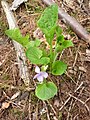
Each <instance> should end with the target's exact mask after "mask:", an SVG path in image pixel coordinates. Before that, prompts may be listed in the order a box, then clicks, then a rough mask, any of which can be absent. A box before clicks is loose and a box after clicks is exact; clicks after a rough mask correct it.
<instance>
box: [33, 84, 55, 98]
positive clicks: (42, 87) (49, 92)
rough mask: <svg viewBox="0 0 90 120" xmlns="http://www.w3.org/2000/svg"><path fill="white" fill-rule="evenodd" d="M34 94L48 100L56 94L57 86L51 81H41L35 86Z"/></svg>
mask: <svg viewBox="0 0 90 120" xmlns="http://www.w3.org/2000/svg"><path fill="white" fill-rule="evenodd" d="M35 94H36V96H37V97H38V98H39V99H41V100H48V99H50V98H52V97H54V95H56V94H57V87H56V85H55V84H54V83H53V82H48V83H42V84H39V85H38V86H37V87H36V90H35Z"/></svg>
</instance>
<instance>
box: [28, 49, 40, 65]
mask: <svg viewBox="0 0 90 120" xmlns="http://www.w3.org/2000/svg"><path fill="white" fill-rule="evenodd" d="M26 56H27V58H28V59H29V60H30V61H31V62H32V63H33V64H40V58H41V56H42V51H41V50H40V49H39V48H36V47H29V48H28V49H27V51H26Z"/></svg>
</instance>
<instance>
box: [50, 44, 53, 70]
mask: <svg viewBox="0 0 90 120" xmlns="http://www.w3.org/2000/svg"><path fill="white" fill-rule="evenodd" d="M52 56H53V51H52V43H51V44H50V71H52Z"/></svg>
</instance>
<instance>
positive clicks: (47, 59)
mask: <svg viewBox="0 0 90 120" xmlns="http://www.w3.org/2000/svg"><path fill="white" fill-rule="evenodd" d="M40 63H41V64H44V65H47V64H48V63H50V58H49V57H42V58H41V59H40Z"/></svg>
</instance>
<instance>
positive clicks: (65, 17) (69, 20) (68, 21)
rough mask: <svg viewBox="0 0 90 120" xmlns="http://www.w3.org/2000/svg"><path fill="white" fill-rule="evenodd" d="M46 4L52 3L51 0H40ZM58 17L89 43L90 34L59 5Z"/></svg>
mask: <svg viewBox="0 0 90 120" xmlns="http://www.w3.org/2000/svg"><path fill="white" fill-rule="evenodd" d="M42 1H43V2H44V3H45V4H46V5H51V4H53V3H54V1H53V0H42ZM58 15H59V18H60V19H62V20H63V22H64V23H66V24H68V25H69V26H70V27H71V28H72V30H73V31H74V32H75V33H76V34H77V35H78V36H79V37H80V38H81V39H83V40H85V41H86V42H88V43H90V34H89V33H88V32H87V31H86V29H84V28H83V27H82V26H81V25H80V23H78V22H77V20H76V19H75V18H73V17H71V16H70V15H69V14H68V13H66V12H64V10H62V9H61V8H60V7H59V11H58Z"/></svg>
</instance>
